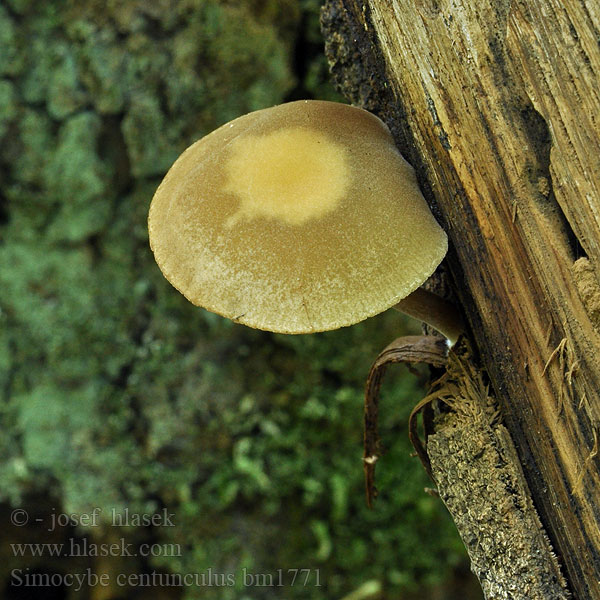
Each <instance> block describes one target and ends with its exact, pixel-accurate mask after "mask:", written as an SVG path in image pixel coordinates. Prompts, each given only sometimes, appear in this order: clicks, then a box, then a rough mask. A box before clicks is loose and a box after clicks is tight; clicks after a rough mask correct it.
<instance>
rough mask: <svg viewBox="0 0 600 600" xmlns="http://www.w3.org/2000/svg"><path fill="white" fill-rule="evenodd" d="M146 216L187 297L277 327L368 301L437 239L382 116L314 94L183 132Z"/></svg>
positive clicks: (311, 321)
mask: <svg viewBox="0 0 600 600" xmlns="http://www.w3.org/2000/svg"><path fill="white" fill-rule="evenodd" d="M148 228H149V234H150V245H151V248H152V250H153V252H154V256H155V258H156V262H157V263H158V266H159V267H160V269H161V271H162V272H163V274H164V276H165V277H166V278H167V279H168V280H169V281H170V282H171V284H172V285H173V286H174V287H176V288H177V289H178V290H179V291H180V292H181V293H182V294H183V295H184V296H185V297H186V298H187V299H188V300H190V301H191V302H192V303H193V304H196V305H198V306H202V307H204V308H206V309H208V310H210V311H212V312H215V313H218V314H220V315H223V316H225V317H228V318H230V319H233V320H234V321H237V322H239V323H243V324H245V325H248V326H250V327H256V328H258V329H265V330H268V331H275V332H280V333H312V332H316V331H325V330H328V329H336V328H338V327H342V326H346V325H352V324H354V323H357V322H359V321H362V320H363V319H366V318H367V317H370V316H373V315H376V314H378V313H380V312H382V311H384V310H385V309H387V308H390V307H391V306H393V305H394V304H396V303H397V302H398V301H399V300H401V299H402V298H404V297H406V296H408V294H410V293H411V292H412V291H413V290H415V289H416V288H417V287H419V286H420V285H421V284H422V283H423V282H424V281H425V280H426V279H427V278H428V277H429V276H430V275H431V274H432V273H433V271H434V270H435V268H436V267H437V266H438V264H439V263H440V262H441V260H442V259H443V258H444V255H445V254H446V250H447V238H446V234H445V233H444V231H443V230H442V229H441V228H440V226H439V225H438V224H437V222H436V221H435V219H434V217H433V215H432V214H431V212H430V210H429V208H428V206H427V204H426V202H425V199H424V198H423V196H422V194H421V192H420V191H419V187H418V185H417V181H416V177H415V173H414V170H413V168H412V167H411V166H410V165H409V164H408V163H407V162H406V161H405V160H404V158H403V157H402V156H401V154H400V153H399V152H398V150H397V149H396V146H395V144H394V140H393V138H392V135H391V134H390V131H389V129H388V128H387V126H386V125H385V124H384V123H383V122H382V121H381V120H380V119H378V118H377V117H375V116H374V115H372V114H371V113H369V112H367V111H365V110H362V109H360V108H355V107H352V106H348V105H345V104H340V103H336V102H325V101H318V100H300V101H297V102H290V103H287V104H281V105H278V106H274V107H272V108H267V109H264V110H258V111H256V112H252V113H249V114H247V115H244V116H242V117H239V118H237V119H235V120H233V121H231V122H230V123H227V124H225V125H223V126H221V127H220V128H219V129H217V130H215V131H213V132H212V133H210V134H209V135H207V136H205V137H203V138H202V139H200V140H198V141H197V142H196V143H194V144H192V145H191V146H190V147H189V148H188V149H187V150H186V151H185V152H184V153H183V154H182V155H181V156H180V157H179V158H178V159H177V160H176V161H175V163H174V164H173V166H172V167H171V169H170V170H169V172H168V173H167V175H166V177H165V178H164V180H163V182H162V183H161V184H160V186H159V188H158V190H157V191H156V194H155V195H154V198H153V200H152V205H151V207H150V214H149V217H148Z"/></svg>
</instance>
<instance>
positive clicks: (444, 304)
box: [392, 288, 464, 347]
mask: <svg viewBox="0 0 600 600" xmlns="http://www.w3.org/2000/svg"><path fill="white" fill-rule="evenodd" d="M392 308H395V309H396V310H397V311H399V312H401V313H404V314H405V315H408V316H409V317H413V318H415V319H418V320H419V321H423V322H424V323H427V325H431V327H433V328H434V329H437V330H438V331H439V332H440V333H441V334H442V335H444V336H446V338H448V342H449V344H450V347H452V346H454V344H456V341H457V340H458V338H459V337H460V334H461V333H463V331H464V324H463V320H462V317H461V316H460V314H459V312H458V310H457V309H456V307H455V306H454V305H453V304H450V302H448V301H447V300H444V299H443V298H441V297H440V296H437V295H436V294H433V293H431V292H428V291H427V290H424V289H423V288H417V289H416V290H415V291H414V292H412V293H411V294H409V295H408V296H407V297H406V298H403V299H402V300H400V302H398V304H395V305H394V306H393V307H392Z"/></svg>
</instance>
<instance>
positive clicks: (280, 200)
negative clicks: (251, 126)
mask: <svg viewBox="0 0 600 600" xmlns="http://www.w3.org/2000/svg"><path fill="white" fill-rule="evenodd" d="M346 154H347V151H346V149H345V148H344V147H343V146H342V145H341V144H338V143H336V142H334V141H333V140H332V139H331V138H329V137H328V136H326V135H324V134H322V133H320V132H318V131H315V130H312V129H308V128H303V127H287V128H284V129H279V130H277V131H274V132H271V133H267V134H263V135H248V136H245V137H239V138H236V139H235V140H234V141H233V143H232V144H231V154H230V156H229V158H228V160H227V163H226V165H225V172H226V175H227V182H226V185H225V191H226V192H230V193H233V194H235V195H236V196H237V197H238V198H239V200H240V206H239V208H238V210H237V211H236V212H235V213H234V214H233V215H232V216H231V217H230V218H229V219H228V221H227V223H226V225H227V226H229V227H231V226H233V225H234V224H235V223H236V222H237V221H238V220H239V219H240V218H242V217H243V218H248V219H252V218H257V217H267V218H271V219H278V220H280V221H283V222H285V223H286V224H289V225H302V224H303V223H305V222H306V221H309V220H310V219H316V218H320V217H322V216H323V215H325V214H327V213H328V212H331V211H332V210H334V209H335V208H336V207H337V205H338V204H339V203H340V201H341V200H342V199H343V198H344V196H345V195H346V193H347V190H348V186H349V183H350V168H349V165H348V160H347V156H346Z"/></svg>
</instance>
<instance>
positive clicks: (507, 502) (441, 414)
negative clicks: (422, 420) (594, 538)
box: [427, 344, 570, 600]
mask: <svg viewBox="0 0 600 600" xmlns="http://www.w3.org/2000/svg"><path fill="white" fill-rule="evenodd" d="M430 397H432V398H433V397H435V398H437V399H438V402H439V408H441V409H442V410H438V412H437V415H436V418H435V420H434V425H435V433H433V434H431V435H430V436H429V437H428V438H427V452H428V454H429V459H430V464H431V471H432V474H433V478H434V479H435V482H436V485H437V489H438V492H439V494H440V497H441V498H442V500H443V501H444V503H445V504H446V506H447V507H448V510H449V511H450V513H451V514H452V516H453V517H454V519H455V521H456V525H457V527H458V530H459V531H460V534H461V537H462V539H463V541H464V543H465V546H466V548H467V550H468V552H469V556H470V557H471V569H472V571H473V572H474V573H475V574H476V575H477V577H478V579H479V582H480V583H481V587H482V589H483V592H484V597H485V598H489V599H490V600H491V599H493V600H501V599H502V600H548V599H550V598H551V599H552V600H566V599H567V598H569V597H570V596H569V593H568V590H567V588H566V582H565V580H564V577H563V575H562V573H561V571H560V565H559V564H558V561H557V559H556V556H555V554H554V552H553V551H552V548H551V545H550V541H549V539H548V536H547V535H546V533H545V532H544V530H543V528H542V525H541V523H540V520H539V517H538V514H537V512H536V511H535V508H534V506H533V503H532V500H531V494H530V492H529V487H528V485H527V482H526V481H525V478H524V477H523V472H522V470H521V466H520V463H519V460H518V458H517V456H516V452H515V448H514V445H513V443H512V440H511V439H510V436H509V434H508V431H507V430H506V428H505V427H504V425H502V424H501V423H499V416H500V415H499V411H498V404H497V402H496V399H495V398H493V397H492V396H491V395H490V394H489V390H488V386H487V385H486V383H485V381H484V376H483V374H482V373H481V371H480V370H479V369H477V368H476V367H475V366H474V361H473V360H472V358H471V356H470V353H469V351H468V350H467V345H466V344H462V347H461V351H460V353H458V354H455V353H454V352H451V353H450V355H449V357H448V368H447V370H446V373H445V374H444V375H443V376H442V378H441V379H440V380H438V382H437V384H436V385H435V386H434V390H433V391H432V393H431V395H430Z"/></svg>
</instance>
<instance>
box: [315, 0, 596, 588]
mask: <svg viewBox="0 0 600 600" xmlns="http://www.w3.org/2000/svg"><path fill="white" fill-rule="evenodd" d="M323 26H324V32H325V35H326V40H327V51H328V55H329V59H330V62H331V65H332V72H333V75H334V77H335V78H336V80H337V82H338V84H339V85H340V87H341V89H342V90H343V91H344V93H345V94H346V95H347V96H348V98H349V99H350V100H352V101H353V102H354V103H356V104H359V105H362V106H364V107H366V108H368V109H370V110H372V111H374V112H376V113H377V114H379V116H381V117H382V118H383V119H384V120H385V121H386V122H387V123H388V125H389V126H390V128H391V130H392V132H393V133H394V135H395V136H396V139H397V141H398V145H399V148H400V150H401V151H402V153H403V154H404V155H405V156H406V157H407V159H408V160H409V161H410V162H411V163H412V164H413V165H414V166H415V168H416V169H417V172H418V175H419V178H420V181H421V183H422V185H423V189H424V193H425V195H426V197H427V199H428V200H429V201H430V203H431V205H432V208H433V210H434V212H435V214H436V216H437V217H438V219H439V221H440V223H441V224H442V226H443V227H444V228H445V229H446V231H447V232H448V234H449V237H450V239H451V250H450V252H449V254H448V257H447V259H446V263H447V264H446V268H447V270H448V272H449V279H450V282H451V285H452V288H453V292H454V294H455V296H456V298H457V299H458V302H459V303H460V305H461V308H462V310H463V313H464V317H465V321H466V322H467V323H468V326H469V337H470V338H471V340H472V342H473V344H474V346H475V347H476V350H477V352H478V355H479V360H480V361H481V363H482V365H483V367H484V368H485V370H486V371H487V373H488V374H489V378H490V382H491V386H492V390H493V392H494V394H495V396H496V398H497V400H498V402H499V407H500V411H501V418H502V420H503V422H504V424H505V425H506V428H507V430H508V432H509V434H510V438H511V439H512V441H513V442H514V444H515V447H516V455H515V456H516V457H518V461H517V459H516V458H515V463H520V465H519V464H517V465H516V466H517V467H518V470H520V469H522V472H523V473H524V481H526V483H527V484H528V486H529V489H530V490H531V495H532V499H533V505H534V506H535V508H536V509H537V512H538V514H539V517H540V520H541V523H542V525H543V526H544V528H545V529H546V531H547V533H548V536H549V538H550V541H551V543H552V545H553V547H554V550H555V552H556V554H557V555H558V558H559V561H560V562H561V563H562V565H563V567H564V572H565V575H566V579H567V582H568V585H569V587H570V589H571V591H572V593H573V595H574V597H575V598H578V599H582V600H583V599H586V600H587V599H600V583H599V582H600V502H599V499H600V476H599V473H598V466H599V458H598V437H599V433H600V395H599V393H600V353H599V349H600V277H599V273H600V200H599V195H598V192H599V190H598V186H600V151H599V150H600V144H599V141H600V139H599V138H600V124H599V122H598V119H599V118H600V110H599V109H600V85H599V83H600V82H599V81H598V74H599V73H600V48H599V45H598V39H600V31H599V28H600V6H599V5H598V4H597V3H595V2H594V1H593V0H587V1H586V0H563V1H559V0H513V1H512V2H511V1H510V0H487V1H486V0H484V1H483V2H472V1H471V0H365V1H360V0H330V1H329V2H328V4H327V5H326V7H325V9H324V12H323ZM448 468H451V467H450V465H449V466H448ZM464 500H465V502H467V504H468V498H466V499H464ZM455 520H456V519H455ZM507 597H512V596H507ZM515 597H516V596H515Z"/></svg>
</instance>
